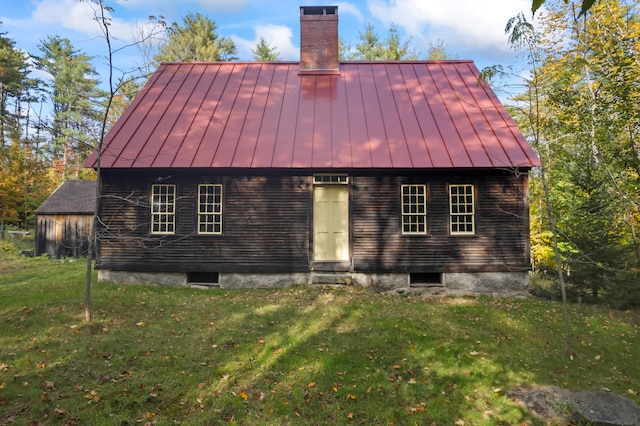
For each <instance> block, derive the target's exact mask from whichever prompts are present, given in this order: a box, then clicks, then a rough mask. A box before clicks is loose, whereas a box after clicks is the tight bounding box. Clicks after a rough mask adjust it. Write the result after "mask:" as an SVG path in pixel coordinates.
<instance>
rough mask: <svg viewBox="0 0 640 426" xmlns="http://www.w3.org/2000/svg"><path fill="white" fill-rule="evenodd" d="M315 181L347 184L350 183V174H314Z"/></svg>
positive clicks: (318, 182) (317, 182)
mask: <svg viewBox="0 0 640 426" xmlns="http://www.w3.org/2000/svg"><path fill="white" fill-rule="evenodd" d="M313 183H316V184H322V183H330V184H347V183H349V176H347V175H313Z"/></svg>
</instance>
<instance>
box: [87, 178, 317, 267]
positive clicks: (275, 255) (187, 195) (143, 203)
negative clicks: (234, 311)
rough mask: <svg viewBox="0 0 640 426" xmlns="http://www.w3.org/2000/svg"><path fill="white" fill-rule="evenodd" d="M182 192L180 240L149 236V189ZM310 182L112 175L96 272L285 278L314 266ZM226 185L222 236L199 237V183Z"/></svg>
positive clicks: (107, 184) (105, 182)
mask: <svg viewBox="0 0 640 426" xmlns="http://www.w3.org/2000/svg"><path fill="white" fill-rule="evenodd" d="M159 178H162V179H161V180H162V183H165V184H176V186H177V199H178V200H177V231H176V235H170V236H159V235H150V234H149V230H150V226H149V221H150V214H149V194H150V190H151V185H152V184H153V183H156V182H158V181H159ZM309 181H310V180H309V176H294V175H289V176H263V175H259V176H238V175H231V176H219V175H214V174H207V173H206V172H198V171H189V172H183V173H180V172H176V171H175V170H172V171H171V172H167V173H166V174H164V175H163V174H162V173H157V171H156V172H155V173H142V174H137V175H136V178H135V179H131V178H130V172H126V173H122V172H118V171H112V170H110V171H107V172H106V173H104V175H103V193H104V194H108V196H106V197H104V198H103V200H102V205H101V214H102V217H103V218H104V220H105V223H106V225H107V228H105V229H103V232H102V234H104V236H103V237H101V238H100V256H99V259H98V262H97V267H98V268H105V269H125V270H132V271H136V270H137V271H194V272H196V271H202V272H206V271H218V272H228V271H235V272H276V271H279V272H282V271H293V272H295V271H306V270H307V268H308V265H309V191H310V189H309ZM201 183H221V184H222V185H223V234H222V235H198V234H197V233H196V222H197V216H196V208H197V207H196V198H197V188H198V184H201Z"/></svg>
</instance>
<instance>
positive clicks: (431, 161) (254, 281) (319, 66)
mask: <svg viewBox="0 0 640 426" xmlns="http://www.w3.org/2000/svg"><path fill="white" fill-rule="evenodd" d="M300 24H301V55H300V56H301V60H300V62H299V63H298V62H274V63H256V62H251V63H245V62H224V63H163V64H161V65H160V67H159V68H158V70H157V71H156V72H155V74H154V75H153V76H152V78H151V79H150V80H149V82H148V83H147V85H146V86H145V87H144V88H143V90H142V91H141V92H140V93H139V94H138V96H137V97H136V99H135V100H134V102H133V103H132V104H131V106H130V107H129V108H128V109H127V111H126V112H125V113H124V114H123V116H122V117H121V118H120V120H119V121H118V122H117V123H116V125H115V126H114V128H113V129H112V130H111V132H110V133H109V134H108V136H107V138H106V140H105V143H104V146H103V151H102V155H101V168H102V194H103V196H104V197H103V199H102V204H101V209H100V212H99V213H100V216H101V219H102V222H103V223H104V226H103V229H102V232H101V235H102V237H101V239H100V242H99V251H98V256H97V263H96V268H98V269H99V276H100V278H101V279H103V280H114V281H125V282H126V281H132V282H136V281H145V282H159V283H168V284H174V285H175V284H177V285H187V284H189V283H196V282H197V283H202V282H204V283H210V284H214V285H218V286H220V287H226V288H231V287H264V286H281V285H291V284H296V283H306V282H309V283H322V282H352V283H355V284H360V285H365V286H372V287H376V288H380V289H395V288H408V287H410V286H441V287H443V288H444V289H447V290H464V291H470V292H495V291H498V292H499V291H504V290H520V289H523V288H524V287H526V285H527V282H528V270H529V268H530V263H529V213H528V211H529V205H528V189H527V188H528V185H527V178H528V171H529V170H530V169H531V167H534V166H537V165H538V164H539V163H538V161H539V160H538V158H537V157H536V155H535V153H534V152H533V150H532V149H531V147H530V146H529V144H528V143H527V141H526V140H525V138H524V137H523V135H522V133H521V132H520V130H519V129H518V128H517V126H516V125H515V123H514V122H513V120H512V119H511V117H510V116H509V114H508V113H507V111H506V110H505V108H504V107H503V105H502V104H501V103H500V101H499V100H498V98H497V97H496V95H495V94H494V93H493V92H492V90H491V89H490V88H489V87H488V86H486V85H484V84H480V83H479V82H478V74H479V72H478V69H477V68H476V67H475V65H474V64H473V62H471V61H394V62H339V61H338V41H337V40H338V31H337V29H338V14H337V7H335V6H332V7H301V17H300ZM86 165H87V166H88V167H96V165H97V154H96V153H94V155H93V156H92V157H91V158H89V159H88V160H87V163H86Z"/></svg>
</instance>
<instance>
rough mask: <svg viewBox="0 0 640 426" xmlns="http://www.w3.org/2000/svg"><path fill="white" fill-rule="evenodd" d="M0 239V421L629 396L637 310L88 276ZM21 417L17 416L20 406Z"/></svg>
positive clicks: (181, 420) (414, 420)
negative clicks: (574, 391) (538, 390)
mask: <svg viewBox="0 0 640 426" xmlns="http://www.w3.org/2000/svg"><path fill="white" fill-rule="evenodd" d="M84 273H85V263H84V262H83V261H77V262H68V261H67V262H59V261H54V260H47V259H28V258H19V257H17V256H15V255H11V254H8V253H7V252H2V251H0V424H18V425H23V424H24V425H27V424H29V425H31V424H34V425H58V424H69V425H72V424H78V425H87V424H105V425H113V424H121V425H126V424H162V425H170V424H214V425H215V424H229V423H232V424H233V423H236V424H257V425H283V424H295V425H300V424H301V425H323V424H331V425H334V424H345V425H348V424H358V425H392V424H393V425H411V424H416V425H431V424H433V425H451V424H457V425H485V424H486V425H489V424H491V425H493V424H509V425H511V424H540V421H538V420H536V419H534V418H533V417H532V416H531V415H530V414H529V413H528V412H526V410H525V409H524V408H522V407H520V406H518V404H517V403H516V402H515V401H513V400H512V399H510V398H509V397H508V396H507V391H508V390H509V389H510V388H512V387H516V386H523V385H537V384H540V385H546V384H549V385H557V386H561V387H569V388H578V389H602V388H608V389H611V390H613V391H615V392H617V393H619V394H622V395H626V396H628V397H630V398H632V399H634V400H635V401H636V402H640V395H639V393H640V383H639V381H640V368H639V364H638V360H640V333H639V328H640V327H639V326H640V312H637V311H633V312H619V311H612V310H607V309H602V308H599V307H593V306H584V305H582V306H578V305H574V306H571V307H570V316H571V322H572V331H573V339H572V345H573V350H574V351H575V355H574V356H573V360H571V359H569V358H568V357H567V356H565V355H564V353H563V336H562V330H563V326H562V315H561V306H560V305H559V304H557V303H555V302H548V301H540V300H536V299H529V300H514V299H493V298H479V299H470V298H459V299H451V298H444V299H425V298H421V297H402V296H388V295H382V294H379V293H375V292H372V291H369V290H365V289H360V288H353V287H340V288H309V287H307V286H296V287H292V288H287V289H279V290H253V291H247V290H242V291H227V290H209V291H206V290H205V291H203V290H193V289H176V288H164V287H152V286H123V285H116V284H106V283H100V284H94V285H93V288H92V295H93V299H92V300H93V308H94V319H95V321H94V323H93V324H90V325H87V324H84V323H83V318H84V307H83V304H82V303H83V301H84ZM32 422H33V423H32Z"/></svg>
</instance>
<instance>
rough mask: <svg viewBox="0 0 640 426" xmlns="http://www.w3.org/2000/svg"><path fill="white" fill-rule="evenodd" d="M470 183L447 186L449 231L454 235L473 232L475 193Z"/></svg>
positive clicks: (471, 233)
mask: <svg viewBox="0 0 640 426" xmlns="http://www.w3.org/2000/svg"><path fill="white" fill-rule="evenodd" d="M474 192H475V191H474V186H473V185H471V184H464V185H450V186H449V223H450V225H449V231H450V232H451V234H455V235H473V234H475V195H474Z"/></svg>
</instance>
